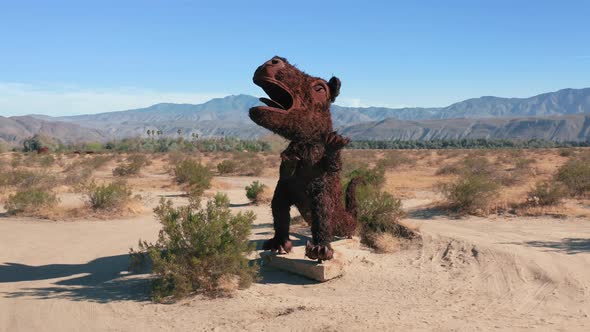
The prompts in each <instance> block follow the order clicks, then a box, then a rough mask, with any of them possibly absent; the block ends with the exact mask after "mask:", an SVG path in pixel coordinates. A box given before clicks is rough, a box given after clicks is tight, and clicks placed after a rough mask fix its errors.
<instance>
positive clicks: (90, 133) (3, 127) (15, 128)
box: [0, 116, 105, 145]
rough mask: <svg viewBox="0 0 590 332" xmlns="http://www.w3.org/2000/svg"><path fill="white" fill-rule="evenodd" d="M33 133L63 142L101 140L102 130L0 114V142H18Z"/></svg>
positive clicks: (102, 138)
mask: <svg viewBox="0 0 590 332" xmlns="http://www.w3.org/2000/svg"><path fill="white" fill-rule="evenodd" d="M35 134H43V135H46V136H49V137H53V138H56V139H58V140H60V141H61V142H63V143H75V142H87V141H101V140H104V139H105V136H104V134H103V133H102V132H100V131H98V130H95V129H89V128H84V127H81V126H80V125H77V124H75V123H65V122H59V121H45V120H41V119H37V118H35V117H32V116H13V117H9V118H6V117H3V116H0V142H3V143H7V144H9V145H14V144H20V142H22V141H23V140H24V139H26V138H29V137H31V136H33V135H35Z"/></svg>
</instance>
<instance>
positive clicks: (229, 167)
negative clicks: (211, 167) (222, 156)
mask: <svg viewBox="0 0 590 332" xmlns="http://www.w3.org/2000/svg"><path fill="white" fill-rule="evenodd" d="M237 170H238V163H237V162H236V161H233V160H224V161H222V162H220V163H219V164H217V171H218V172H219V174H221V175H226V174H232V173H235V172H236V171H237Z"/></svg>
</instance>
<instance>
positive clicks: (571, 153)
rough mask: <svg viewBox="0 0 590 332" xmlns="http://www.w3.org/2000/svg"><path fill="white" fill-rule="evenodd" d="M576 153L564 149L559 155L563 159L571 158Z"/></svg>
mask: <svg viewBox="0 0 590 332" xmlns="http://www.w3.org/2000/svg"><path fill="white" fill-rule="evenodd" d="M574 153H575V150H573V149H565V148H564V149H560V150H559V155H560V156H562V157H571V156H573V155H574Z"/></svg>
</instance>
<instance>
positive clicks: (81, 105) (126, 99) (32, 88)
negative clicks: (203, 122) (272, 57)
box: [0, 82, 227, 116]
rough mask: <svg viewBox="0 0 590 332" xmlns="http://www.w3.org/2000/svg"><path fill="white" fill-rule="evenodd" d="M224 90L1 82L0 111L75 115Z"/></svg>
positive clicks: (200, 98) (194, 98)
mask: <svg viewBox="0 0 590 332" xmlns="http://www.w3.org/2000/svg"><path fill="white" fill-rule="evenodd" d="M226 95H227V93H190V92H163V91H155V90H149V89H141V88H135V87H122V88H116V89H80V88H76V87H72V86H63V85H61V86H58V85H32V84H23V83H8V82H5V83H2V82H0V115H3V116H12V115H25V114H47V115H54V116H59V115H75V114H92V113H101V112H111V111H121V110H127V109H133V108H140V107H147V106H150V105H153V104H157V103H163V102H170V103H190V104H199V103H203V102H206V101H208V100H210V99H212V98H218V97H224V96H226Z"/></svg>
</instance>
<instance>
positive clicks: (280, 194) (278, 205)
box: [262, 180, 293, 252]
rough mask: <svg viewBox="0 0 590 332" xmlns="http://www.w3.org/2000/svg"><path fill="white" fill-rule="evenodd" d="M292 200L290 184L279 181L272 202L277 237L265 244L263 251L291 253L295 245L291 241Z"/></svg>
mask: <svg viewBox="0 0 590 332" xmlns="http://www.w3.org/2000/svg"><path fill="white" fill-rule="evenodd" d="M291 205H292V202H291V198H290V195H289V184H288V182H287V181H286V180H279V182H278V183H277V187H276V189H275V192H274V196H273V198H272V202H271V208H272V218H273V226H274V230H275V235H274V237H273V238H272V239H270V240H267V241H266V242H264V245H263V246H262V249H263V250H272V251H273V252H274V251H279V252H281V251H286V252H290V251H291V248H292V247H293V245H292V244H291V241H290V240H289V224H290V223H291V215H290V214H289V211H290V210H291Z"/></svg>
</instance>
